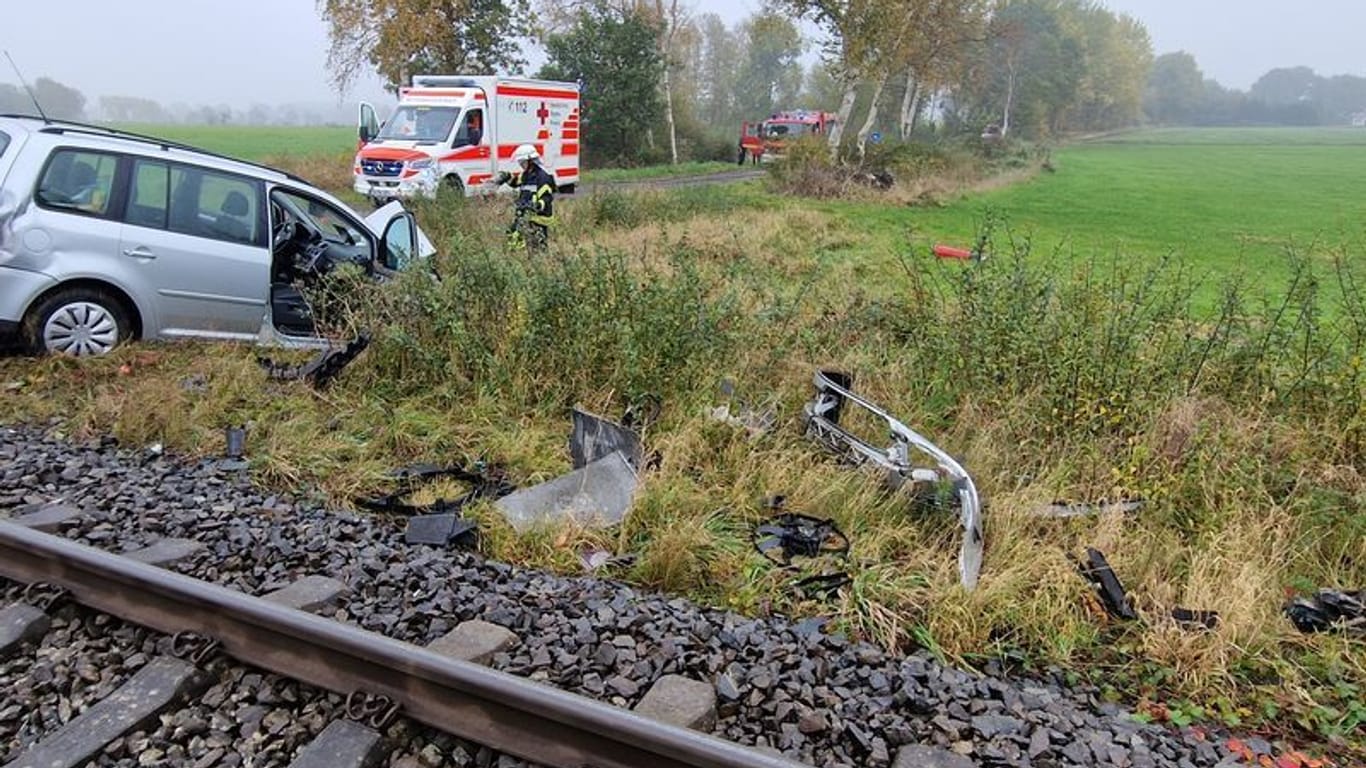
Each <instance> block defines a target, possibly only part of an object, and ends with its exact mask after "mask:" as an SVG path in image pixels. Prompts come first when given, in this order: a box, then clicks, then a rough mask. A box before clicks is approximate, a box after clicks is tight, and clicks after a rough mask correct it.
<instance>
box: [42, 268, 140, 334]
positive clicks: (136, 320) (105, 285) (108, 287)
mask: <svg viewBox="0 0 1366 768" xmlns="http://www.w3.org/2000/svg"><path fill="white" fill-rule="evenodd" d="M72 288H85V289H88V290H94V291H101V292H103V293H107V294H109V295H110V296H111V297H113V298H114V299H115V300H116V301H118V302H119V304H121V305H122V308H123V311H124V312H127V313H128V319H129V321H131V322H132V324H133V327H132V335H131V336H130V338H131V339H133V340H139V339H141V338H142V329H143V322H142V310H141V309H140V308H139V307H138V303H137V302H136V301H134V300H133V297H132V296H131V295H129V293H128V292H127V291H125V290H123V289H122V288H120V287H118V286H117V285H115V284H113V283H111V282H108V281H106V280H99V279H97V278H93V277H78V278H73V279H70V280H63V281H62V282H60V283H57V284H56V285H53V286H51V287H49V288H48V289H47V290H45V291H43V292H42V293H40V294H38V295H37V296H34V297H33V300H32V301H30V302H29V303H28V306H27V307H25V308H24V316H23V321H27V320H28V318H29V315H30V314H31V313H32V312H33V310H34V309H35V308H36V307H38V306H41V305H42V303H43V302H44V301H47V299H48V298H49V297H50V296H52V295H53V294H56V293H60V292H62V291H65V290H69V289H72ZM21 322H22V321H21Z"/></svg>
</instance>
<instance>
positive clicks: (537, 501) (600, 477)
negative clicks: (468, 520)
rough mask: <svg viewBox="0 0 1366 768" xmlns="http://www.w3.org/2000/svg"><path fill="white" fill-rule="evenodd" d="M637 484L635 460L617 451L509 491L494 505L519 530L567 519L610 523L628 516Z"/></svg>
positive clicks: (583, 523)
mask: <svg viewBox="0 0 1366 768" xmlns="http://www.w3.org/2000/svg"><path fill="white" fill-rule="evenodd" d="M636 483H637V480H636V472H635V469H634V468H633V467H632V466H631V462H630V461H629V460H628V459H627V457H626V456H625V455H624V454H623V453H622V452H620V451H614V452H612V453H611V454H609V455H607V456H604V457H602V458H600V459H598V460H597V461H594V462H591V463H589V464H586V465H584V466H582V467H579V468H578V469H575V470H574V471H572V472H570V473H569V474H566V475H560V476H559V477H557V478H554V479H553V480H549V481H546V482H544V483H541V484H540V485H534V486H532V487H530V488H524V489H522V490H519V491H515V492H513V493H511V494H508V495H507V496H504V497H503V498H501V499H499V500H498V501H496V502H494V506H496V507H497V508H498V510H499V511H500V512H502V513H503V516H504V517H505V518H506V519H507V521H508V523H509V524H511V525H512V527H513V528H514V529H515V530H517V531H518V532H522V531H526V530H527V529H529V528H531V527H533V526H535V525H537V524H540V523H544V522H550V521H554V520H559V519H563V518H570V519H573V520H575V521H577V522H578V523H579V524H581V525H586V526H610V525H615V524H617V523H620V522H621V521H622V520H623V519H624V518H625V517H626V512H627V511H628V510H629V509H630V508H631V502H632V500H633V499H634V498H635V491H636Z"/></svg>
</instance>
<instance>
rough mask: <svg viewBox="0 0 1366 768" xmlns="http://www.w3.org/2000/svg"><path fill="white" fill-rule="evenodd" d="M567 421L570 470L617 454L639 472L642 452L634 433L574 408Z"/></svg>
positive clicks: (638, 439) (607, 420) (638, 438)
mask: <svg viewBox="0 0 1366 768" xmlns="http://www.w3.org/2000/svg"><path fill="white" fill-rule="evenodd" d="M571 419H572V421H573V427H572V431H571V432H570V433H569V456H570V458H571V459H573V462H574V469H580V468H582V467H586V466H588V465H589V464H592V463H593V462H595V461H597V460H598V459H601V458H603V457H604V456H610V455H612V454H613V453H616V452H618V451H619V452H621V454H622V455H623V456H625V457H626V461H627V462H628V463H630V465H631V467H632V468H633V469H636V470H639V469H640V463H641V460H642V458H643V457H644V454H645V449H644V448H643V447H642V446H641V442H640V435H638V434H636V432H635V430H633V429H631V428H629V427H626V426H623V425H621V424H618V423H616V422H614V421H611V420H609V419H604V418H603V417H601V416H597V415H595V414H592V413H589V412H588V411H585V410H581V409H580V408H578V407H575V408H574V409H573V413H572V415H571Z"/></svg>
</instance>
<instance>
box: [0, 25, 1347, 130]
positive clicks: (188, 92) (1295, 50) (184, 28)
mask: <svg viewBox="0 0 1366 768" xmlns="http://www.w3.org/2000/svg"><path fill="white" fill-rule="evenodd" d="M1102 1H1103V2H1104V3H1105V4H1106V5H1107V6H1109V7H1110V8H1111V9H1112V10H1114V11H1117V12H1124V13H1129V14H1131V15H1133V16H1135V17H1137V18H1138V19H1139V20H1140V21H1142V22H1143V23H1144V25H1146V26H1147V28H1148V31H1149V33H1150V34H1151V35H1152V39H1153V47H1154V49H1155V51H1156V52H1157V53H1158V54H1161V53H1167V52H1171V51H1176V50H1184V51H1187V52H1189V53H1191V54H1193V55H1194V56H1195V58H1196V61H1197V62H1198V63H1199V64H1200V67H1201V68H1202V69H1203V70H1204V72H1205V75H1206V76H1207V77H1213V78H1215V79H1216V80H1218V81H1219V82H1220V83H1222V84H1223V85H1225V86H1228V87H1233V88H1239V89H1246V88H1247V87H1248V86H1250V85H1251V84H1252V83H1253V82H1254V81H1255V80H1256V79H1257V78H1258V77H1260V76H1261V75H1262V74H1264V73H1265V72H1266V71H1267V70H1268V69H1271V68H1273V67H1289V66H1298V65H1306V66H1309V67H1312V68H1313V69H1314V70H1315V71H1317V72H1318V73H1319V74H1320V75H1336V74H1356V75H1363V76H1366V62H1364V61H1363V59H1362V56H1361V44H1360V36H1361V30H1362V29H1366V0H1300V2H1298V3H1289V2H1286V1H1285V0H1102ZM685 4H688V5H691V7H692V8H693V9H694V12H695V13H706V12H713V13H717V14H719V15H721V16H722V18H724V19H726V20H727V21H728V22H731V23H734V22H736V21H739V20H741V19H743V18H745V17H746V16H748V15H749V14H751V13H753V12H755V11H756V10H758V8H759V7H760V5H761V0H685ZM0 48H3V49H7V50H9V52H10V54H11V55H12V56H13V57H14V59H15V61H16V62H17V63H18V64H19V66H20V68H21V69H22V70H23V72H24V74H25V75H26V76H27V77H28V78H29V79H33V78H36V77H39V76H43V75H46V76H48V77H52V78H54V79H56V80H59V81H61V82H63V83H66V84H67V85H71V86H74V87H76V88H78V89H80V90H81V91H82V92H84V93H85V94H86V96H87V98H89V99H90V100H91V101H93V100H95V99H96V98H98V97H99V96H102V95H128V96H143V97H147V98H152V99H156V100H158V101H161V102H163V103H165V104H171V103H175V102H182V103H186V104H229V105H231V106H234V107H245V106H247V105H250V104H252V103H264V104H275V103H280V102H286V101H297V102H306V101H314V102H328V101H330V102H336V101H337V100H338V95H337V94H336V93H335V92H333V90H332V89H331V87H330V85H329V84H328V81H327V75H326V71H325V64H326V59H327V34H326V29H325V27H324V25H323V23H322V21H321V20H320V19H319V17H318V14H317V11H316V4H315V2H314V0H110V1H109V2H99V1H98V0H0ZM0 82H9V83H14V82H17V81H16V78H15V77H14V74H13V73H12V72H11V71H10V70H9V65H8V63H7V62H0ZM380 93H381V91H380V89H379V86H378V83H377V82H376V81H374V80H373V79H372V80H370V81H368V82H364V83H362V84H360V85H359V86H358V87H357V88H356V89H353V91H352V92H351V93H350V94H348V96H347V101H353V100H355V99H357V98H362V97H376V96H379V95H380Z"/></svg>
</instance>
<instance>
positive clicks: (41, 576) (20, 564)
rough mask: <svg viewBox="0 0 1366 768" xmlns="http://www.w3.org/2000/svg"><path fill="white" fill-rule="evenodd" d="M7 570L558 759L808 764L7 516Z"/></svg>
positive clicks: (531, 756)
mask: <svg viewBox="0 0 1366 768" xmlns="http://www.w3.org/2000/svg"><path fill="white" fill-rule="evenodd" d="M0 576H4V577H6V578H8V579H11V580H14V581H18V582H24V583H29V584H32V583H36V582H47V583H50V584H54V585H56V586H59V587H61V588H63V589H66V590H68V591H69V592H70V593H71V595H72V597H73V598H74V599H75V600H77V601H78V602H80V603H82V604H84V605H88V606H90V607H91V608H94V609H96V610H99V611H103V612H106V613H110V614H113V615H115V616H118V617H119V618H122V619H124V620H126V621H129V622H131V623H134V624H138V625H141V626H145V627H149V628H152V629H155V630H158V631H160V632H165V633H167V634H175V633H178V632H185V631H189V632H195V633H198V634H200V635H204V636H207V637H211V638H213V639H215V640H217V641H218V642H219V643H220V644H221V648H222V649H223V650H224V651H225V652H226V653H228V654H230V655H231V656H233V657H235V658H237V659H239V660H241V661H242V662H245V663H247V664H250V665H253V666H257V667H261V668H263V669H266V670H270V671H272V672H276V673H278V674H281V675H284V676H286V677H289V678H293V679H295V680H300V681H303V682H306V683H309V684H311V685H315V686H318V687H320V688H325V689H327V690H330V691H334V692H337V693H340V694H343V695H349V694H351V693H353V692H364V693H370V694H378V695H384V696H388V697H389V698H390V699H392V700H393V701H395V702H397V703H398V704H399V705H400V707H401V709H400V713H401V714H402V715H404V716H406V717H410V718H412V719H414V720H417V721H420V722H422V723H425V724H427V725H430V726H432V727H433V728H436V729H438V730H441V731H444V732H446V733H450V734H452V735H455V736H458V737H460V738H464V739H468V740H470V741H473V742H476V743H479V744H483V745H486V746H488V747H491V748H493V749H495V750H497V751H499V752H503V753H507V754H510V755H515V756H517V757H520V758H523V759H525V760H531V761H533V762H536V763H540V764H543V765H548V766H555V768H586V767H587V766H592V767H593V768H643V767H645V766H649V767H650V768H655V767H659V768H799V766H801V764H800V763H795V762H792V761H790V760H787V759H785V758H783V757H779V756H774V755H769V754H765V753H762V752H759V751H757V750H753V749H750V748H747V747H743V746H740V745H738V744H734V743H731V742H728V741H724V740H722V739H718V738H716V737H714V736H710V735H707V734H703V733H698V732H696V731H691V730H688V729H685V728H679V727H676V726H671V725H666V724H664V723H660V722H657V721H654V720H650V719H647V718H644V717H641V716H639V715H636V714H634V713H632V712H630V711H628V710H625V709H621V708H618V707H613V706H610V705H608V704H603V703H602V702H599V701H594V700H592V699H587V698H584V697H582V696H578V695H575V694H571V693H567V692H565V691H561V690H557V689H555V688H551V687H549V686H545V685H541V684H539V683H535V682H531V681H529V680H524V679H522V678H518V677H515V676H513V675H509V674H506V673H503V672H498V671H496V670H491V669H487V668H484V667H481V666H478V665H475V664H470V663H467V662H463V661H458V660H455V659H451V658H448V657H446V656H442V655H440V654H437V653H434V652H432V651H428V650H426V649H424V648H421V647H418V646H415V645H412V644H410V643H404V642H401V641H398V640H394V639H392V638H388V637H384V636H382V635H378V634H376V633H373V632H368V631H366V630H362V629H359V628H357V627H353V626H349V625H346V624H342V623H340V622H336V621H332V620H330V619H325V618H322V617H320V616H314V615H312V614H309V613H306V612H304V611H298V610H294V609H291V608H287V607H284V606H281V605H276V604H275V603H271V602H269V601H267V600H263V599H261V598H258V597H253V596H250V595H246V594H243V593H241V592H236V591H234V590H231V589H227V588H225V587H220V586H218V585H216V584H210V583H207V582H203V581H199V580H197V579H192V578H190V577H187V576H183V575H180V574H177V573H172V572H170V571H166V570H163V569H161V568H157V567H155V566H150V565H144V564H142V563H138V562H135V561H132V560H129V559H128V558H124V557H120V556H118V555H114V554H111V553H108V552H104V551H101V550H98V549H94V548H92V547H88V546H85V545H82V544H77V543H75V542H71V541H68V540H66V539H63V538H61V537H58V536H53V535H50V534H45V533H39V532H37V531H34V530H31V529H29V528H26V527H23V526H20V525H17V524H15V523H10V522H5V521H0Z"/></svg>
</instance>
